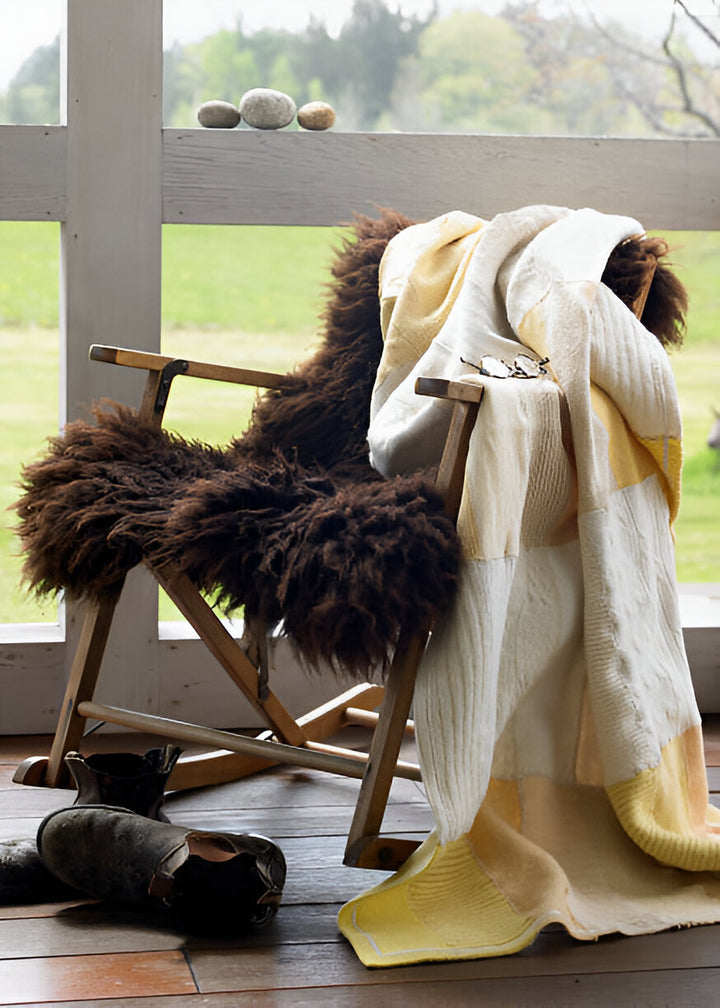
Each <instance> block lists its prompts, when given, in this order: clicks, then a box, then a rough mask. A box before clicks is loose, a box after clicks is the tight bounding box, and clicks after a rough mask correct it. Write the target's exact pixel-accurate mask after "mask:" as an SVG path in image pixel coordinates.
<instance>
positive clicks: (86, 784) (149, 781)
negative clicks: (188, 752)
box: [65, 745, 182, 822]
mask: <svg viewBox="0 0 720 1008" xmlns="http://www.w3.org/2000/svg"><path fill="white" fill-rule="evenodd" d="M181 752H182V749H179V748H178V747H177V746H173V745H167V746H165V747H164V748H163V749H148V751H147V752H146V753H145V755H144V756H140V755H138V754H137V753H95V754H94V755H92V756H81V755H80V753H79V752H69V753H67V755H66V756H65V763H66V765H67V767H68V769H69V770H70V773H71V774H72V776H73V778H74V780H75V783H76V785H77V791H78V794H77V798H76V799H75V803H74V804H75V805H116V806H118V807H119V808H126V809H130V811H131V812H137V813H138V814H139V815H144V816H147V817H148V819H158V820H159V821H160V822H168V819H167V816H166V815H165V814H164V812H162V810H161V806H162V804H163V801H164V800H165V795H164V788H165V784H166V783H167V779H168V777H169V776H170V773H171V772H172V768H173V767H174V766H175V763H176V762H177V759H178V756H179V755H180V753H181Z"/></svg>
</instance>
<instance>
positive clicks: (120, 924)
mask: <svg viewBox="0 0 720 1008" xmlns="http://www.w3.org/2000/svg"><path fill="white" fill-rule="evenodd" d="M184 941H185V935H184V934H182V933H180V932H178V931H176V930H173V929H172V928H171V927H169V926H168V924H167V923H166V922H164V921H162V920H161V918H160V917H159V915H157V914H154V915H153V914H149V913H141V912H133V911H132V910H124V909H118V908H115V907H112V908H111V907H107V906H106V905H101V904H99V903H93V904H85V905H78V906H69V907H66V908H64V909H60V910H58V911H57V913H55V914H54V915H52V916H47V917H39V918H26V919H24V920H18V919H15V920H0V950H2V957H3V959H33V958H38V957H39V958H43V957H48V956H65V955H67V952H68V948H72V954H73V955H74V956H75V955H79V956H81V955H92V954H93V953H95V952H97V951H98V950H102V951H103V952H107V953H111V952H112V953H119V952H144V951H150V950H152V951H154V952H161V951H162V952H166V951H169V950H171V949H180V948H182V946H183V943H184Z"/></svg>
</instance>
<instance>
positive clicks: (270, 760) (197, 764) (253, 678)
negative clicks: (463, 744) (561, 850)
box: [13, 249, 657, 870]
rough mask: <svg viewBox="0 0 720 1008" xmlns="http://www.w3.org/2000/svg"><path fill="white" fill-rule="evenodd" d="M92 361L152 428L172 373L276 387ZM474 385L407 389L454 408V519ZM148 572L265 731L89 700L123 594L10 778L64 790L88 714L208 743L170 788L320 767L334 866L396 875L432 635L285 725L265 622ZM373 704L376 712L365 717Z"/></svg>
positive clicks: (403, 851)
mask: <svg viewBox="0 0 720 1008" xmlns="http://www.w3.org/2000/svg"><path fill="white" fill-rule="evenodd" d="M656 266H657V256H656V254H655V253H654V252H653V250H652V249H649V250H648V254H647V256H646V260H645V262H644V264H643V268H642V277H641V282H640V283H639V284H638V287H637V294H636V296H635V298H634V300H633V302H632V304H631V308H632V311H633V312H634V313H635V315H636V316H637V317H638V318H642V316H643V312H644V309H645V304H646V301H647V297H648V293H649V291H650V287H651V284H652V280H653V276H654V274H655V270H656ZM90 357H91V359H92V360H95V361H101V362H105V363H111V364H118V365H121V366H124V367H133V368H140V369H143V370H145V371H147V380H146V385H145V392H144V394H143V398H142V402H141V406H140V415H141V417H142V418H143V419H145V420H146V421H147V422H148V423H150V424H152V425H154V426H156V427H158V428H159V427H161V426H162V421H163V416H164V412H165V408H166V405H167V401H168V395H169V392H170V387H171V385H172V382H173V380H174V378H175V377H176V376H178V375H187V376H190V377H195V378H209V379H213V380H215V381H225V382H234V383H238V384H244V385H251V386H256V387H261V388H277V387H278V386H279V383H280V381H281V378H282V376H281V375H278V374H273V373H270V372H264V371H251V370H245V369H243V368H237V367H226V366H223V365H219V364H208V363H202V362H199V361H189V360H179V359H174V358H172V357H166V356H163V355H161V354H152V353H142V352H139V351H135V350H124V349H120V348H116V347H107V346H93V347H91V349H90ZM483 391H484V389H483V387H482V386H481V385H478V384H470V383H464V382H460V381H450V380H445V379H438V378H420V379H418V381H417V383H416V392H418V394H420V395H430V396H435V397H440V398H444V399H447V400H450V401H452V402H453V403H454V408H453V413H452V420H451V425H450V429H449V432H448V436H447V439H446V443H445V448H444V452H443V456H442V460H441V462H440V466H439V469H438V475H437V488H438V489H439V491H440V492H441V494H442V495H443V498H444V501H445V510H446V512H447V513H448V514H449V515H450V516H451V517H452V518H453V520H455V519H456V518H457V514H458V511H459V507H460V499H461V496H462V488H463V481H464V474H465V464H466V459H467V452H468V447H469V442H470V435H471V433H472V429H473V427H474V425H475V422H476V420H477V416H478V410H479V408H480V403H481V401H482V397H483ZM148 566H149V568H150V570H151V572H152V574H153V575H154V577H155V578H156V579H157V581H158V582H159V584H160V585H161V586H162V587H163V588H164V590H165V591H166V592H167V594H168V595H169V596H170V598H171V599H172V600H173V602H174V603H175V605H176V606H177V607H178V609H179V610H180V611H181V612H182V613H183V615H184V616H185V617H186V619H187V620H188V622H189V623H190V624H191V625H192V626H193V628H194V629H195V630H196V631H197V633H198V635H199V636H200V638H201V639H202V640H203V641H204V642H205V644H206V646H207V647H208V648H209V650H210V651H211V653H212V654H213V655H214V656H215V657H216V658H217V659H218V661H219V662H220V664H221V666H222V667H223V668H224V669H225V671H226V672H227V673H228V675H229V676H230V678H231V679H232V680H233V682H234V683H235V684H236V685H237V686H238V687H239V689H240V690H241V691H242V693H243V694H244V696H245V697H246V698H247V699H248V700H249V701H250V703H251V704H252V705H253V706H254V708H255V709H256V711H257V712H258V713H259V714H260V716H261V717H262V719H263V720H264V722H265V723H266V724H267V726H268V728H267V730H266V731H265V732H262V733H261V734H259V735H258V736H256V737H254V738H249V737H247V736H244V735H241V734H238V733H235V732H229V731H220V730H217V729H212V728H207V727H204V726H201V725H193V724H188V723H186V722H180V721H175V720H172V719H169V718H163V717H156V716H153V715H149V714H142V713H137V712H133V711H128V710H123V709H120V708H117V707H111V706H108V705H107V704H102V703H98V702H96V701H95V699H94V693H95V688H96V684H97V680H98V676H99V673H100V667H101V664H102V658H103V653H104V649H105V645H106V642H107V638H108V634H109V631H110V625H111V622H112V617H113V613H114V610H115V606H116V604H117V601H118V599H119V597H120V593H121V591H122V586H121V587H119V588H118V589H117V590H116V592H115V594H114V596H113V597H111V598H109V599H105V600H103V601H102V602H100V603H91V604H89V605H88V609H87V613H86V616H85V620H84V624H83V628H82V633H81V636H80V641H79V644H78V648H77V651H76V654H75V659H74V662H73V666H72V668H71V672H70V676H69V679H68V684H67V688H66V692H65V697H64V699H63V703H62V707H61V714H60V718H59V722H58V726H57V729H56V732H55V736H54V739H53V743H52V747H51V750H50V754H49V756H34V757H30V758H29V759H28V760H25V762H24V763H22V764H21V765H20V766H19V767H18V769H17V771H16V773H15V775H14V778H13V779H14V780H15V781H16V782H17V783H22V784H34V785H45V786H49V787H60V786H64V785H65V784H67V783H69V773H68V771H67V768H66V766H65V762H64V758H65V754H66V753H67V752H69V751H71V750H73V749H77V748H78V747H79V745H80V742H81V739H82V736H83V732H84V727H85V722H86V720H87V719H88V718H96V719H98V720H100V721H106V722H108V723H110V724H116V725H120V726H124V727H127V728H130V729H133V730H136V731H146V732H151V733H156V734H159V735H161V736H164V737H167V738H170V739H173V740H177V741H181V742H182V741H186V742H191V743H201V744H203V745H206V746H214V747H216V751H213V752H210V753H208V754H206V755H204V756H199V757H192V756H191V757H186V758H183V759H180V760H179V761H178V762H177V764H176V765H175V768H174V770H173V772H172V776H171V778H170V782H169V786H170V787H171V788H172V789H175V790H181V789H184V788H192V787H201V786H204V785H209V784H217V783H221V782H223V781H228V780H235V779H237V778H240V777H243V776H246V775H247V774H250V773H253V772H255V771H257V770H260V769H263V768H265V767H268V766H272V765H274V764H278V763H290V764H293V765H295V766H300V767H307V768H311V769H319V770H324V771H327V772H329V773H335V774H340V775H342V776H346V777H355V778H360V779H361V780H362V783H361V786H360V791H359V795H358V801H357V804H356V807H355V813H354V816H353V820H352V825H351V828H350V832H349V835H348V840H347V845H346V850H345V857H344V863H345V864H346V865H350V866H353V867H360V868H382V869H386V870H394V869H396V868H398V867H399V866H400V865H401V864H403V863H404V861H405V860H406V859H407V857H408V856H409V855H410V853H411V852H412V850H414V849H415V847H417V846H418V844H417V842H416V841H412V840H407V839H404V838H399V837H388V836H384V835H382V834H381V833H380V829H381V826H382V820H383V816H384V812H385V808H386V805H387V800H388V796H389V793H390V786H391V784H392V780H393V777H394V776H398V777H405V778H409V779H411V780H420V779H421V777H420V769H419V767H418V766H416V765H414V764H407V763H401V762H398V756H399V753H400V747H401V744H402V740H403V736H404V733H405V731H406V730H407V729H408V726H409V725H410V722H409V721H408V715H409V713H410V708H411V704H412V698H413V693H414V689H415V678H416V673H417V669H418V666H419V663H420V660H421V658H422V655H423V652H424V650H425V647H426V644H427V639H428V634H429V632H430V629H431V628H430V627H429V626H428V627H426V628H424V629H423V630H422V632H419V633H415V634H403V633H402V631H401V633H400V637H399V640H398V643H397V646H396V649H395V654H394V658H393V661H392V663H391V666H390V668H389V671H388V674H387V679H386V684H385V686H384V687H381V686H376V685H371V684H365V685H359V686H356V687H353V688H352V689H350V690H348V691H346V692H345V693H343V694H342V695H341V696H339V697H337V698H336V699H335V700H332V701H330V702H329V703H327V704H324V705H323V706H322V707H319V708H317V709H316V710H313V711H310V712H309V713H308V714H306V715H304V716H303V717H300V718H297V719H296V718H294V717H293V716H292V715H291V714H290V713H289V711H288V710H287V709H286V708H285V707H284V706H283V705H282V703H281V702H280V700H279V699H278V698H277V697H276V696H275V694H274V693H273V692H272V690H270V689H269V688H268V686H267V681H266V674H267V636H266V628H265V627H263V626H253V625H250V626H247V627H246V628H245V632H244V634H243V637H242V638H241V640H240V641H238V640H236V639H235V638H233V637H232V635H231V634H230V633H229V631H228V630H227V629H226V627H225V625H224V624H223V622H222V621H221V620H220V619H219V618H218V617H217V616H216V614H215V613H214V611H213V610H212V608H211V607H210V606H209V605H208V603H207V602H206V601H205V599H204V598H203V596H202V595H201V594H200V592H199V591H198V589H197V588H196V587H195V586H194V585H193V583H192V582H191V580H190V579H189V578H188V577H187V575H186V574H185V573H184V572H183V571H182V570H180V569H179V568H178V567H176V566H175V565H173V564H172V563H168V564H164V565H163V566H156V565H153V566H150V565H149V564H148ZM378 705H380V711H379V713H376V712H375V709H376V708H377V707H378ZM352 723H354V724H363V725H366V726H370V727H373V728H374V731H373V737H372V742H371V745H370V751H369V753H367V754H365V753H359V752H357V751H355V750H347V749H343V748H340V747H338V746H335V745H330V744H328V743H326V742H325V741H323V740H324V739H327V738H329V737H331V736H333V735H334V734H336V733H337V732H338V731H339V730H340V729H341V728H342V727H343V726H345V725H347V724H352Z"/></svg>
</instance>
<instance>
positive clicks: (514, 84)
mask: <svg viewBox="0 0 720 1008" xmlns="http://www.w3.org/2000/svg"><path fill="white" fill-rule="evenodd" d="M398 76H399V80H398V86H397V88H396V90H395V92H394V94H393V113H392V115H391V116H390V117H389V118H390V122H391V123H392V124H393V125H394V126H396V127H397V128H401V129H431V130H439V131H442V130H453V131H478V130H480V131H483V132H529V131H532V128H533V126H534V127H535V128H537V125H538V111H537V109H528V108H527V105H526V102H525V98H526V96H527V95H528V94H529V93H531V91H532V89H533V87H534V76H535V72H534V70H533V68H532V67H531V66H529V65H528V63H527V60H526V59H525V54H524V47H523V40H522V38H521V37H520V36H519V35H518V34H517V32H516V31H515V30H514V29H513V28H512V26H510V25H508V24H506V23H505V22H504V21H503V20H501V19H499V18H495V17H490V16H489V15H487V14H482V13H480V12H479V11H457V12H455V13H454V14H450V15H449V16H448V17H446V18H442V19H440V20H437V21H435V23H434V24H432V25H430V26H429V27H428V28H426V29H425V31H424V32H423V33H422V35H421V36H420V40H419V46H418V53H417V56H415V57H412V58H410V59H406V60H405V61H404V63H403V64H402V67H401V71H400V74H399V75H398Z"/></svg>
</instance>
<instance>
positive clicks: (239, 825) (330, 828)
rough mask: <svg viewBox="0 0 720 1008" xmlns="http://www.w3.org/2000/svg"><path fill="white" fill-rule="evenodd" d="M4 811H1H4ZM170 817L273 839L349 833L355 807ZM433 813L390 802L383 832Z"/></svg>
mask: <svg viewBox="0 0 720 1008" xmlns="http://www.w3.org/2000/svg"><path fill="white" fill-rule="evenodd" d="M1 814H2V813H0V815H1ZM168 817H169V818H171V819H172V821H173V822H174V823H177V824H178V825H181V826H195V827H197V828H198V829H212V830H227V831H230V832H236V833H248V832H250V833H253V832H254V833H264V834H265V835H267V836H269V837H270V838H271V839H276V838H283V837H312V836H316V835H317V834H318V832H322V834H323V835H327V836H335V837H346V836H347V833H348V830H349V828H350V822H351V819H352V809H350V808H347V809H346V808H338V807H331V808H328V807H323V806H315V807H312V806H311V807H309V808H267V809H263V808H257V809H253V810H240V811H238V810H232V809H231V810H230V811H229V812H223V811H222V810H221V809H218V810H217V811H215V810H213V811H210V812H206V811H203V810H202V809H199V810H198V811H196V812H182V813H181V812H176V811H174V810H172V809H168ZM432 825H433V822H432V816H431V814H430V811H429V809H427V808H426V807H425V806H423V805H419V804H416V803H413V804H411V805H391V806H389V807H388V809H387V811H386V813H385V818H384V820H383V832H384V833H390V832H399V833H424V832H429V831H430V830H431V829H432Z"/></svg>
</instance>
